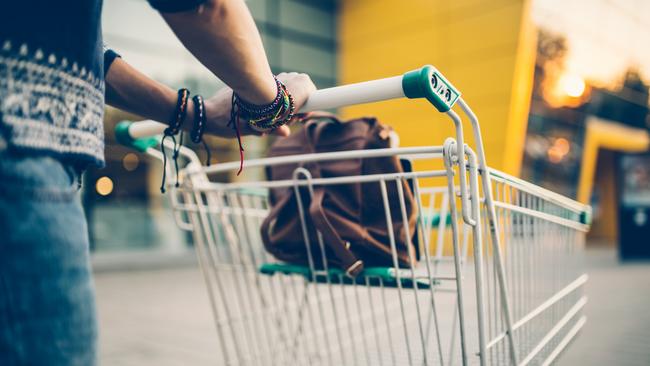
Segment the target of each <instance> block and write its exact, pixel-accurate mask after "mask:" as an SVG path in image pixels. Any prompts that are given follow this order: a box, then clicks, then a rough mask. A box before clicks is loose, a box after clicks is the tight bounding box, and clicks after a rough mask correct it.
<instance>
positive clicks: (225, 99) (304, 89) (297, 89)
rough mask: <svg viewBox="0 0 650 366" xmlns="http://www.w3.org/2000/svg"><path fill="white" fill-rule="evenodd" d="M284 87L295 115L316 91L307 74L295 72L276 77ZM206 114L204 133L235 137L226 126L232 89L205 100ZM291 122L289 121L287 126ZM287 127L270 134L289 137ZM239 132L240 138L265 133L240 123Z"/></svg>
mask: <svg viewBox="0 0 650 366" xmlns="http://www.w3.org/2000/svg"><path fill="white" fill-rule="evenodd" d="M277 78H278V80H280V81H281V82H282V83H283V84H284V85H285V86H286V87H287V91H289V93H290V94H291V95H292V96H293V101H294V107H295V113H298V112H299V111H300V108H301V107H302V106H303V105H304V104H305V102H306V101H307V98H308V97H309V95H310V94H311V93H313V92H314V91H315V90H316V86H315V85H314V83H313V82H312V80H311V78H310V77H309V75H307V74H300V73H296V72H290V73H284V72H283V73H280V74H278V75H277ZM204 103H205V112H206V133H207V134H210V135H217V136H221V137H235V130H234V129H233V128H232V126H230V125H228V123H229V121H230V110H231V107H232V89H230V88H228V87H226V88H223V89H221V90H219V91H218V92H217V93H216V94H215V95H214V96H212V97H211V98H209V99H206V100H205V102H204ZM291 122H292V121H290V123H289V125H290V124H291ZM289 125H285V126H281V127H279V128H277V129H276V130H274V131H273V132H272V133H273V134H275V135H279V136H289V134H290V133H291V130H290V129H289ZM239 127H240V132H241V134H242V136H245V135H257V136H262V135H266V133H264V132H261V131H256V130H254V129H253V128H251V126H250V125H249V124H248V123H241V125H240V126H239Z"/></svg>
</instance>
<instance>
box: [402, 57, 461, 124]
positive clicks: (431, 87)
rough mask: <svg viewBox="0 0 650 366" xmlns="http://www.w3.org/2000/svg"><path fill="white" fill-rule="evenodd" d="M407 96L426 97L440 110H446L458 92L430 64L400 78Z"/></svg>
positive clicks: (450, 106) (456, 97)
mask: <svg viewBox="0 0 650 366" xmlns="http://www.w3.org/2000/svg"><path fill="white" fill-rule="evenodd" d="M402 89H403V90H404V95H405V96H406V97H407V98H426V99H427V100H428V101H429V102H431V104H433V105H434V106H435V107H436V109H438V110H439V111H440V112H447V111H448V110H450V109H451V108H452V107H453V106H454V104H456V102H457V101H458V98H460V92H459V91H458V89H456V88H454V86H453V85H451V83H450V82H449V81H448V80H447V79H446V78H445V77H444V76H443V75H442V74H441V73H440V71H438V70H436V68H435V67H433V66H431V65H426V66H424V67H422V68H421V69H417V70H413V71H409V72H407V73H406V74H404V77H403V78H402Z"/></svg>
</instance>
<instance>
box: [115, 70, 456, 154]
mask: <svg viewBox="0 0 650 366" xmlns="http://www.w3.org/2000/svg"><path fill="white" fill-rule="evenodd" d="M398 98H409V99H416V98H425V99H427V100H428V101H429V102H431V104H433V105H434V106H435V107H436V109H438V111H440V112H447V111H449V110H450V109H451V108H452V107H453V105H454V104H455V103H456V101H458V99H459V98H460V92H459V91H458V89H456V88H455V87H454V86H453V85H452V84H451V83H450V82H449V81H448V80H447V79H446V78H445V77H444V76H443V75H442V74H441V73H440V72H439V71H438V70H437V69H436V68H435V67H433V66H431V65H426V66H423V67H421V68H419V69H416V70H413V71H409V72H407V73H405V74H404V75H399V76H393V77H389V78H385V79H378V80H371V81H365V82H361V83H356V84H348V85H342V86H337V87H333V88H327V89H320V90H317V91H315V92H314V93H312V94H311V95H310V96H309V98H308V100H307V102H306V103H305V105H304V106H303V107H302V108H301V109H300V111H301V112H310V111H315V110H322V109H331V108H339V107H344V106H349V105H356V104H364V103H371V102H379V101H383V100H390V99H398ZM166 127H167V125H165V124H163V123H160V122H155V121H142V122H135V123H130V122H129V123H120V124H118V126H117V127H116V128H115V135H116V137H117V140H118V141H119V142H120V143H122V144H124V145H127V146H130V147H133V148H135V149H137V150H139V151H144V150H146V148H147V147H151V146H155V145H156V144H157V143H158V140H151V139H150V138H151V137H152V136H156V135H161V134H162V133H163V131H164V130H165V128H166ZM143 149H144V150H143Z"/></svg>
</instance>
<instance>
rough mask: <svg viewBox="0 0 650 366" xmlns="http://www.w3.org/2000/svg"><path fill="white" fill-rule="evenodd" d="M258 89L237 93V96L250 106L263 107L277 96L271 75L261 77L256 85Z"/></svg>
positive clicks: (275, 85)
mask: <svg viewBox="0 0 650 366" xmlns="http://www.w3.org/2000/svg"><path fill="white" fill-rule="evenodd" d="M256 85H258V87H256V88H251V89H249V90H242V91H241V92H239V91H237V94H238V95H239V96H240V97H242V98H243V99H244V100H246V101H247V102H249V103H251V104H256V105H265V104H269V103H272V102H273V100H274V99H275V97H276V96H277V93H278V89H277V84H276V82H275V78H274V77H273V74H271V73H269V74H268V75H266V76H264V77H261V78H260V80H259V81H258V82H257V83H256Z"/></svg>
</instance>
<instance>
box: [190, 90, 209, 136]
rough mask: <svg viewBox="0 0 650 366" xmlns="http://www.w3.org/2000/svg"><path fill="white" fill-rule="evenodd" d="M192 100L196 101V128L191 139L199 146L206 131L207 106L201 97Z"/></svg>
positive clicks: (194, 127) (196, 96)
mask: <svg viewBox="0 0 650 366" xmlns="http://www.w3.org/2000/svg"><path fill="white" fill-rule="evenodd" d="M192 100H193V101H194V126H193V127H192V132H191V133H190V138H191V139H192V142H193V143H195V144H198V143H199V142H201V139H202V138H203V132H204V131H205V121H206V117H205V105H204V104H203V97H202V96H200V95H195V96H194V97H193V98H192Z"/></svg>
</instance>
